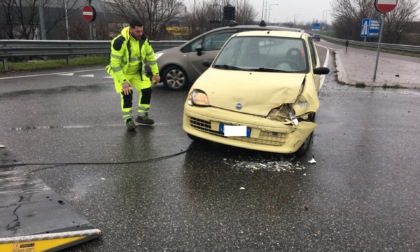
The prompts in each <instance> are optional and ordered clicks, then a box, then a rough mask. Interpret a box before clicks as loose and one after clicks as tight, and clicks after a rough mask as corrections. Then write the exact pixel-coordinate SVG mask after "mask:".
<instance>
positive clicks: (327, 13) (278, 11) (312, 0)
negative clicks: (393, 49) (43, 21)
mask: <svg viewBox="0 0 420 252" xmlns="http://www.w3.org/2000/svg"><path fill="white" fill-rule="evenodd" d="M201 1H202V0H196V3H199V2H201ZM330 1H334V0H249V2H250V3H252V5H253V6H254V8H255V9H256V10H257V12H258V16H257V18H256V19H257V20H261V13H262V10H263V5H264V10H266V9H271V10H270V11H268V10H267V11H265V13H264V20H265V21H266V22H267V21H268V19H269V21H270V22H279V23H283V22H294V21H296V22H297V23H301V22H304V23H306V22H311V23H312V22H313V21H315V20H317V21H319V22H321V21H327V22H328V23H331V19H332V17H331V4H330ZM184 3H185V4H186V5H187V6H192V4H193V3H194V0H184ZM266 7H267V8H266ZM372 8H373V6H372ZM415 20H417V21H418V20H420V13H419V14H418V15H417V18H416V19H415Z"/></svg>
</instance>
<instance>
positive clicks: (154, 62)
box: [149, 60, 157, 65]
mask: <svg viewBox="0 0 420 252" xmlns="http://www.w3.org/2000/svg"><path fill="white" fill-rule="evenodd" d="M156 64H157V61H156V60H153V61H149V65H156Z"/></svg>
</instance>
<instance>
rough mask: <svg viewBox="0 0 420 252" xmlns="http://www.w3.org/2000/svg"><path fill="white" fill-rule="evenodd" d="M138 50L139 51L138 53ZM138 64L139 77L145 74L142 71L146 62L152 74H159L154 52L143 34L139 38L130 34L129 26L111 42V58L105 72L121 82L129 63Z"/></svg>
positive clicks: (143, 77) (143, 76) (123, 79)
mask: <svg viewBox="0 0 420 252" xmlns="http://www.w3.org/2000/svg"><path fill="white" fill-rule="evenodd" d="M139 52H140V53H139ZM130 63H131V64H139V71H138V72H139V73H141V75H140V76H141V78H142V79H145V78H147V76H146V75H145V72H144V65H145V63H148V64H149V66H150V69H151V71H152V74H153V75H158V74H159V68H158V65H157V62H156V58H155V53H154V51H153V48H152V46H151V45H150V43H149V39H147V37H146V36H145V35H143V36H142V37H141V39H140V40H136V39H134V38H133V37H131V36H130V32H129V27H125V28H124V29H122V31H121V35H119V36H117V37H115V38H114V39H113V40H112V42H111V60H110V64H109V65H108V66H107V67H106V70H107V72H108V73H109V74H110V75H111V76H112V77H114V79H116V81H118V82H119V83H123V82H124V81H125V80H126V79H127V78H126V76H125V75H126V73H127V69H128V67H129V64H130Z"/></svg>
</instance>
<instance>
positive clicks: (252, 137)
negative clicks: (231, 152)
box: [183, 104, 317, 153]
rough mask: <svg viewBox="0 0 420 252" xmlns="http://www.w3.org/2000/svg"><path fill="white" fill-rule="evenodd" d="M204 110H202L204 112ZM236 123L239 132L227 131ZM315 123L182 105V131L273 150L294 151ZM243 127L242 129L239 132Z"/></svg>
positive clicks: (225, 142)
mask: <svg viewBox="0 0 420 252" xmlns="http://www.w3.org/2000/svg"><path fill="white" fill-rule="evenodd" d="M204 112H205V113H204ZM232 126H237V127H238V129H239V132H240V133H239V134H238V135H235V134H231V133H229V134H227V131H226V130H225V129H226V127H232ZM316 126H317V125H316V123H313V122H309V121H301V122H299V124H298V125H295V124H294V123H292V121H278V120H272V119H268V118H264V117H261V116H254V115H249V114H243V113H236V112H233V111H228V110H223V109H218V108H214V107H206V108H203V107H194V106H190V105H188V104H185V106H184V117H183V129H184V131H185V132H186V133H188V134H190V135H193V136H196V137H198V138H202V139H206V140H209V141H212V142H217V143H221V144H226V145H231V146H236V147H240V148H246V149H252V150H260V151H267V152H275V153H294V152H296V151H297V150H298V149H299V148H300V147H301V145H302V144H303V143H304V142H305V140H306V139H307V138H308V137H309V135H310V134H311V133H312V132H313V131H314V130H315V128H316ZM244 130H245V132H243V131H244Z"/></svg>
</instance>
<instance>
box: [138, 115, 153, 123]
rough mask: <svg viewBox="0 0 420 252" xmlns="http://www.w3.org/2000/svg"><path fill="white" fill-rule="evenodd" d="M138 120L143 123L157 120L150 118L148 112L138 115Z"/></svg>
mask: <svg viewBox="0 0 420 252" xmlns="http://www.w3.org/2000/svg"><path fill="white" fill-rule="evenodd" d="M136 122H138V123H141V124H149V125H151V124H154V123H155V121H153V120H152V119H150V118H149V116H148V115H147V114H146V115H142V116H137V118H136Z"/></svg>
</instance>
